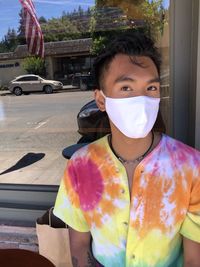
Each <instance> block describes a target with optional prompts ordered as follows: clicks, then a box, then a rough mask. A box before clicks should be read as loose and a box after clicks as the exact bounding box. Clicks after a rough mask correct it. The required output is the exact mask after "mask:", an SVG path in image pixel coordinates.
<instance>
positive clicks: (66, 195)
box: [53, 161, 90, 232]
mask: <svg viewBox="0 0 200 267" xmlns="http://www.w3.org/2000/svg"><path fill="white" fill-rule="evenodd" d="M53 213H54V214H55V215H56V216H57V217H58V218H60V219H61V220H62V221H63V222H65V223H66V224H67V225H69V226H70V227H71V228H73V229H74V230H76V231H79V232H89V230H90V229H89V227H88V224H87V222H86V220H85V218H84V215H83V212H82V210H81V208H80V202H79V197H78V193H77V192H76V175H75V172H74V171H73V169H72V166H71V164H70V161H69V162H68V165H67V168H66V170H65V173H64V176H63V178H62V180H61V183H60V187H59V190H58V194H57V197H56V202H55V206H54V210H53Z"/></svg>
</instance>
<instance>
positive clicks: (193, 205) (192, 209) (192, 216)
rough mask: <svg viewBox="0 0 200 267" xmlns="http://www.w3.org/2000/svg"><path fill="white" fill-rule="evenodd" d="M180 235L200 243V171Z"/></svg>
mask: <svg viewBox="0 0 200 267" xmlns="http://www.w3.org/2000/svg"><path fill="white" fill-rule="evenodd" d="M180 233H181V234H182V235H183V236H184V237H186V238H188V239H190V240H192V241H195V242H198V243H200V171H199V172H198V176H196V177H195V180H194V182H193V186H192V190H191V195H190V203H189V207H188V211H187V214H186V217H185V220H184V221H183V224H182V227H181V231H180Z"/></svg>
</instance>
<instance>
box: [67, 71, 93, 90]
mask: <svg viewBox="0 0 200 267" xmlns="http://www.w3.org/2000/svg"><path fill="white" fill-rule="evenodd" d="M72 85H73V86H77V87H78V88H80V90H82V91H86V90H93V89H94V87H95V82H94V79H93V77H92V76H91V75H90V74H74V76H73V78H72Z"/></svg>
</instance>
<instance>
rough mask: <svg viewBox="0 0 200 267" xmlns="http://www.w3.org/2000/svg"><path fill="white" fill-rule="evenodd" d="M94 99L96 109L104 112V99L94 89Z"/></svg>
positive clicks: (98, 91)
mask: <svg viewBox="0 0 200 267" xmlns="http://www.w3.org/2000/svg"><path fill="white" fill-rule="evenodd" d="M94 98H95V101H96V104H97V107H98V108H99V109H100V110H101V111H105V110H106V108H105V97H104V96H103V95H102V94H101V92H100V90H98V89H95V90H94Z"/></svg>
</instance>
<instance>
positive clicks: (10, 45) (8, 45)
mask: <svg viewBox="0 0 200 267" xmlns="http://www.w3.org/2000/svg"><path fill="white" fill-rule="evenodd" d="M18 44H19V42H18V38H17V33H16V31H15V29H10V28H9V29H8V32H7V34H6V35H5V36H4V38H3V39H2V41H1V42H0V53H4V52H11V51H14V50H15V48H16V47H17V46H18Z"/></svg>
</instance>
